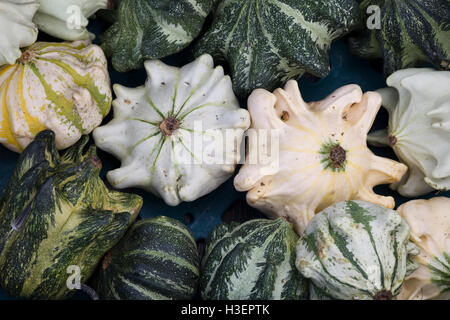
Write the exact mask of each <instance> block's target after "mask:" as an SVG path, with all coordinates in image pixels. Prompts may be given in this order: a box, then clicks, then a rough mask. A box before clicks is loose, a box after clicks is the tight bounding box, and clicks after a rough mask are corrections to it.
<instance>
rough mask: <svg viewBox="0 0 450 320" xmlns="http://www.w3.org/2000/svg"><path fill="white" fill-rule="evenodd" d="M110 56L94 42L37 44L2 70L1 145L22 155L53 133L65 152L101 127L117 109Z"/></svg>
mask: <svg viewBox="0 0 450 320" xmlns="http://www.w3.org/2000/svg"><path fill="white" fill-rule="evenodd" d="M111 100H112V98H111V88H110V79H109V74H108V68H107V61H106V57H105V55H104V54H103V51H102V49H101V48H100V47H99V46H96V45H93V44H91V43H90V41H75V42H71V43H67V42H63V43H55V42H36V43H34V44H33V45H31V46H29V47H27V48H26V49H25V50H24V51H23V53H22V55H21V57H20V58H19V59H18V60H17V62H16V63H15V64H12V65H4V66H2V67H0V107H1V112H0V143H2V144H3V145H5V146H6V147H7V148H9V149H11V150H13V151H16V152H22V151H23V150H24V149H25V148H26V147H27V146H28V144H29V143H30V142H31V141H33V139H34V137H35V136H36V135H37V134H38V133H39V132H40V131H43V130H46V129H50V130H52V131H53V132H54V133H55V135H56V137H55V138H56V147H57V148H58V149H65V148H68V147H70V146H71V145H73V144H74V143H75V142H77V141H78V140H79V139H80V137H81V136H82V135H84V134H89V133H90V132H91V131H92V130H93V129H94V128H95V127H97V126H99V125H100V123H101V122H102V120H103V117H105V116H106V115H107V114H108V112H109V110H110V108H111Z"/></svg>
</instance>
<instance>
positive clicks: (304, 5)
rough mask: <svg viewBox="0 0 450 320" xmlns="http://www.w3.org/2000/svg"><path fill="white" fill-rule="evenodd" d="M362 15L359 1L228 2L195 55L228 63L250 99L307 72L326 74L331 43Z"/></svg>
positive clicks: (242, 93) (236, 83)
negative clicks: (204, 54)
mask: <svg viewBox="0 0 450 320" xmlns="http://www.w3.org/2000/svg"><path fill="white" fill-rule="evenodd" d="M359 17H360V11H359V7H358V3H357V2H356V1H355V0H318V1H293V0H270V1H269V0H262V1H254V0H240V1H233V0H225V1H221V2H220V3H219V5H218V8H217V10H216V11H215V13H214V21H213V24H212V26H211V28H210V29H209V30H208V31H207V32H206V34H205V35H204V36H202V37H201V38H200V40H199V41H198V42H197V44H196V47H195V52H196V54H197V55H200V54H203V53H209V54H211V55H213V56H214V58H215V59H217V60H219V61H222V60H226V61H227V62H228V64H229V65H230V68H231V74H232V79H233V88H234V91H235V93H236V94H237V95H239V96H243V97H247V96H248V95H249V94H250V93H251V92H252V91H253V90H254V89H256V88H260V87H262V88H265V89H267V90H270V91H271V90H274V89H275V88H277V87H279V86H280V85H282V84H284V83H285V82H286V81H287V80H289V79H294V78H296V77H298V76H299V75H302V74H303V73H304V72H308V73H310V74H313V75H316V76H318V77H324V76H326V75H327V74H328V72H329V71H330V65H329V57H328V56H329V49H330V46H331V43H332V41H333V40H335V39H337V38H339V37H341V36H343V35H345V34H346V33H348V32H349V31H351V30H352V29H353V28H355V27H356V26H357V24H358V22H359Z"/></svg>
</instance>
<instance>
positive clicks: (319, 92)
mask: <svg viewBox="0 0 450 320" xmlns="http://www.w3.org/2000/svg"><path fill="white" fill-rule="evenodd" d="M102 28H104V25H103V24H102V23H100V22H97V21H95V22H94V23H92V24H91V26H90V29H91V30H92V31H93V32H94V33H96V34H98V33H99V32H100V31H101V29H102ZM41 39H42V37H41ZM44 40H47V38H45V39H44ZM95 42H96V43H98V40H97V39H96V40H95ZM190 59H191V56H190V54H189V52H188V51H184V52H182V53H180V54H177V55H174V56H171V57H169V58H167V59H164V61H165V62H166V63H169V64H172V65H176V66H181V65H184V64H185V63H187V62H189V60H190ZM330 59H331V72H330V74H329V76H327V77H326V78H324V79H320V80H318V81H315V82H312V81H309V80H308V79H306V78H305V77H303V78H301V79H300V80H299V85H300V90H301V92H302V95H303V98H304V99H305V101H307V102H309V101H315V100H322V99H323V98H325V97H326V96H327V95H329V94H330V93H331V92H333V91H334V90H336V89H337V88H339V87H341V86H343V85H346V84H352V83H354V84H358V85H360V86H361V88H362V90H363V91H370V90H376V89H378V88H381V87H384V86H385V85H386V84H385V79H384V77H383V76H382V75H381V74H380V73H378V72H377V71H376V70H375V68H374V67H372V66H371V64H370V63H369V62H367V61H363V60H358V59H356V58H355V57H354V56H352V55H351V54H350V53H349V51H348V49H347V45H346V43H345V42H344V41H342V40H341V41H337V42H335V43H334V44H333V46H332V48H331V54H330ZM109 71H110V76H111V82H112V84H114V83H119V84H121V85H125V86H129V87H137V86H140V85H142V84H143V83H144V81H145V79H146V73H145V71H144V69H141V70H138V71H134V72H128V73H122V74H121V73H118V72H116V71H115V70H113V69H112V68H111V67H110V70H109ZM241 106H242V107H246V105H245V101H242V105H241ZM111 113H112V112H111ZM110 118H111V114H110V115H109V116H108V118H106V119H105V121H104V123H106V122H108V121H109V119H110ZM386 126H387V113H386V112H385V111H384V109H382V110H381V111H380V113H379V114H378V116H377V119H376V121H375V124H374V127H373V128H372V129H373V130H375V129H381V128H385V127H386ZM372 150H373V151H374V152H375V153H376V154H377V155H380V156H385V157H390V158H392V159H396V158H395V155H394V154H393V152H392V151H391V150H390V149H389V148H372ZM99 157H100V158H101V160H102V162H103V169H102V177H103V178H104V177H105V174H106V172H107V171H109V170H111V169H114V168H117V167H119V166H120V162H119V161H118V160H117V159H115V158H113V157H112V156H110V155H108V154H106V153H104V152H102V151H100V150H99ZM17 158H18V155H17V154H15V153H13V152H11V151H9V150H8V149H6V148H4V147H3V146H0V192H2V191H3V189H4V187H5V186H6V184H7V182H8V179H9V176H10V174H11V172H12V170H13V168H14V166H15V162H16V160H17ZM126 191H129V192H134V193H137V194H140V195H141V196H142V197H143V198H144V206H143V208H142V210H141V213H140V217H142V218H148V217H154V216H158V215H165V216H169V217H172V218H175V219H179V220H180V221H183V216H184V215H185V214H186V213H190V214H192V215H193V217H194V219H193V222H192V223H190V224H189V225H188V227H189V228H190V229H191V230H192V232H193V234H194V236H195V238H196V239H202V238H206V236H207V235H208V233H209V231H210V230H211V229H212V228H213V227H214V226H215V225H216V224H217V223H219V222H221V218H222V215H223V213H224V212H225V211H226V209H227V208H229V207H230V206H231V205H232V204H233V203H234V202H235V201H236V200H238V199H245V194H244V193H239V192H237V191H236V190H235V189H234V187H233V178H230V179H229V180H228V181H227V182H226V183H224V184H223V185H222V186H220V187H219V188H218V189H216V190H215V191H214V192H212V193H210V194H208V195H206V196H204V197H202V198H201V199H198V200H196V201H194V202H191V203H182V204H180V205H178V206H176V207H170V206H168V205H166V204H165V203H164V201H162V200H161V199H159V198H157V197H155V196H153V195H151V194H149V193H146V192H144V191H142V190H135V189H131V190H126ZM375 191H376V192H377V193H379V194H383V195H391V196H393V197H394V198H395V199H396V203H397V205H400V204H402V203H404V202H406V201H408V200H410V199H406V198H403V197H401V196H400V195H399V194H398V193H396V192H393V191H392V190H390V189H389V188H388V187H387V186H378V187H376V188H375ZM440 195H446V196H450V192H446V193H441V194H440ZM431 196H434V193H432V194H429V195H428V196H426V197H424V198H429V197H431ZM75 298H83V296H82V295H76V297H75ZM0 299H9V297H8V295H7V294H6V293H5V292H4V291H3V290H1V289H0Z"/></svg>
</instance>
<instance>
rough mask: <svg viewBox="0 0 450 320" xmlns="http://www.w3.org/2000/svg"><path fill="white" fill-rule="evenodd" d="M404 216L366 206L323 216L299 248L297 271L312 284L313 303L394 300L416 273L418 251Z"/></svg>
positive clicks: (339, 207) (340, 207) (334, 209)
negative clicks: (406, 280) (412, 274)
mask: <svg viewBox="0 0 450 320" xmlns="http://www.w3.org/2000/svg"><path fill="white" fill-rule="evenodd" d="M409 237H410V228H409V226H408V224H407V223H406V222H405V220H403V219H402V218H401V217H400V215H399V214H398V213H397V212H395V211H393V210H390V209H387V208H385V207H382V206H379V205H376V204H373V203H369V202H365V201H344V202H340V203H337V204H335V205H333V206H330V207H328V208H326V209H325V210H323V211H321V212H320V213H318V214H317V215H316V216H314V218H313V219H312V220H311V222H310V223H309V225H308V227H307V228H306V231H305V233H304V234H303V236H302V238H301V239H300V240H299V242H298V244H297V259H296V266H297V268H298V270H299V271H300V272H301V273H302V275H303V276H304V277H306V278H308V279H310V280H311V283H312V286H313V287H312V292H313V293H314V295H313V296H311V298H314V299H319V300H322V299H340V300H372V299H373V300H391V299H394V298H395V297H396V296H397V295H398V294H399V293H400V291H401V289H402V285H403V281H404V279H405V276H408V275H409V274H411V273H412V272H413V271H414V270H416V269H417V267H418V264H417V262H416V261H415V260H414V256H416V255H417V254H418V253H419V251H420V250H419V249H418V247H417V246H416V245H414V243H412V242H411V241H409Z"/></svg>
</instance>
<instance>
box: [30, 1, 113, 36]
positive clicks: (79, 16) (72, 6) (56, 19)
mask: <svg viewBox="0 0 450 320" xmlns="http://www.w3.org/2000/svg"><path fill="white" fill-rule="evenodd" d="M110 2H111V0H57V1H55V0H40V7H39V10H38V12H37V13H36V15H35V16H34V20H33V21H34V23H36V24H37V26H38V27H39V30H41V31H44V32H45V33H47V34H49V35H52V36H54V37H56V38H59V39H63V40H68V41H75V40H92V39H94V37H95V36H94V34H92V33H90V32H89V31H88V30H87V29H86V27H87V25H88V23H89V20H88V18H89V17H91V16H92V15H93V14H94V13H95V12H97V11H98V10H100V9H106V8H108V7H109V6H110Z"/></svg>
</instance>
